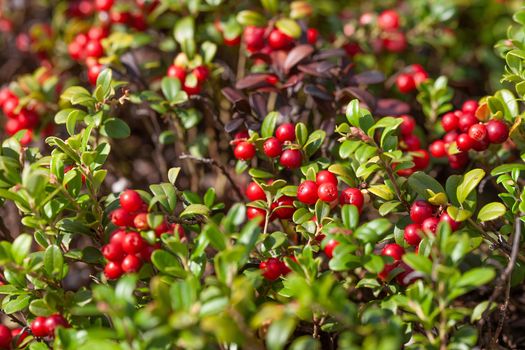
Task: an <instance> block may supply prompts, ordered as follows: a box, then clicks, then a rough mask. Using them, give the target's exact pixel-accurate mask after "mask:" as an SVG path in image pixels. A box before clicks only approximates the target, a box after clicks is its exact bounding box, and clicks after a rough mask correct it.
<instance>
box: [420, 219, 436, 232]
mask: <svg viewBox="0 0 525 350" xmlns="http://www.w3.org/2000/svg"><path fill="white" fill-rule="evenodd" d="M438 224H439V219H438V218H435V217H431V218H426V219H425V220H423V223H422V224H421V229H422V230H423V232H425V233H432V234H436V230H437V227H438Z"/></svg>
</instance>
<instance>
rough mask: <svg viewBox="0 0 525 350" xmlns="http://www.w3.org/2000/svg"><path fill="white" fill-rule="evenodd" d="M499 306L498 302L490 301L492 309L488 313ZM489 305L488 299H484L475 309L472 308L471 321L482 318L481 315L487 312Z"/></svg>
mask: <svg viewBox="0 0 525 350" xmlns="http://www.w3.org/2000/svg"><path fill="white" fill-rule="evenodd" d="M497 306H498V304H497V303H494V302H493V303H490V310H489V311H488V313H490V311H492V310H494V309H495V308H496V307H497ZM488 307H489V301H488V300H485V301H482V302H481V303H479V304H478V305H476V307H475V308H474V310H472V314H471V315H470V322H476V321H479V320H481V317H482V316H483V314H484V313H485V311H486V310H487V308H488Z"/></svg>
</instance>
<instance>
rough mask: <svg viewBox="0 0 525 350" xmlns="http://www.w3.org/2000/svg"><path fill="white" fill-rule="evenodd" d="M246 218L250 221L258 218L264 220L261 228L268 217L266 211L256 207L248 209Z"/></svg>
mask: <svg viewBox="0 0 525 350" xmlns="http://www.w3.org/2000/svg"><path fill="white" fill-rule="evenodd" d="M246 217H247V218H248V220H252V219H255V218H257V217H260V218H262V221H261V223H260V224H261V226H262V225H264V218H265V217H266V210H264V209H261V208H255V207H246Z"/></svg>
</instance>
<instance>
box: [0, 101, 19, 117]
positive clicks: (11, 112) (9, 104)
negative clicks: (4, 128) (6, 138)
mask: <svg viewBox="0 0 525 350" xmlns="http://www.w3.org/2000/svg"><path fill="white" fill-rule="evenodd" d="M18 103H19V101H18V97H16V96H11V97H9V98H8V99H7V100H5V101H4V104H3V105H2V110H3V111H4V114H5V116H6V117H8V118H16V115H17V114H16V113H15V110H16V108H17V107H18Z"/></svg>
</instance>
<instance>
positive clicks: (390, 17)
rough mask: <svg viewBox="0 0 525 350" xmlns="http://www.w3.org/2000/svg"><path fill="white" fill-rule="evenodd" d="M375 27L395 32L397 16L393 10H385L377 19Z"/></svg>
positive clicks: (397, 26)
mask: <svg viewBox="0 0 525 350" xmlns="http://www.w3.org/2000/svg"><path fill="white" fill-rule="evenodd" d="M377 25H378V26H379V28H380V29H382V30H395V29H398V28H399V14H398V13H397V12H396V11H394V10H385V11H383V12H381V14H380V15H379V17H378V18H377Z"/></svg>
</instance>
